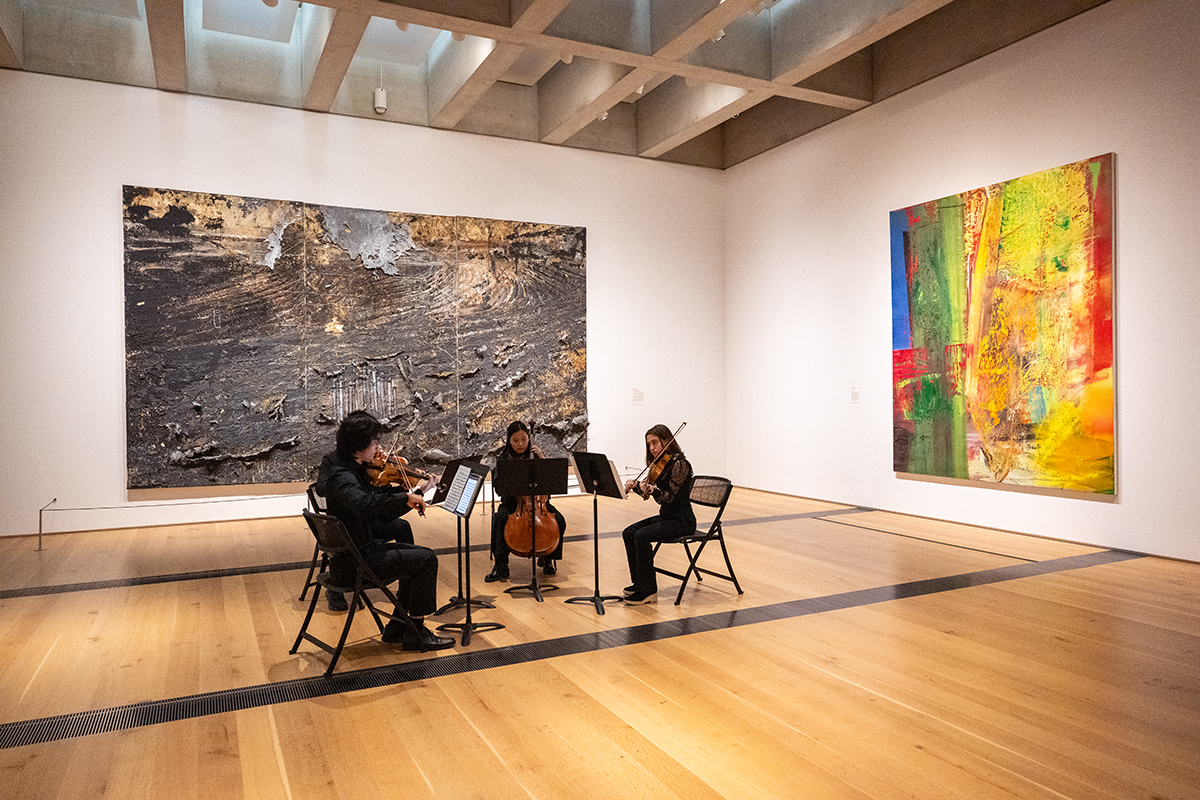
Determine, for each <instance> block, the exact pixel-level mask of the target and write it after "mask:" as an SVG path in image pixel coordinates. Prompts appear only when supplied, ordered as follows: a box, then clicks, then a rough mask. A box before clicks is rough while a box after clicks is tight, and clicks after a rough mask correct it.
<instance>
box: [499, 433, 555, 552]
mask: <svg viewBox="0 0 1200 800" xmlns="http://www.w3.org/2000/svg"><path fill="white" fill-rule="evenodd" d="M526 452H528V453H529V458H541V457H542V456H541V452H540V451H539V450H537V449H535V447H534V444H533V441H532V439H531V440H530V442H529V444H528V445H527V448H526ZM558 538H559V530H558V520H557V519H555V516H554V512H552V511H551V510H550V497H549V495H537V496H535V497H533V498H532V500H531V498H530V497H529V495H521V497H520V499H519V500H518V502H517V510H516V511H514V512H513V513H511V514H509V515H508V521H507V522H505V523H504V542H505V544H507V545H508V549H509V550H511V551H512V552H513V553H515V554H516V555H518V556H520V557H522V558H530V557H532V556H539V557H540V556H545V555H549V554H550V553H553V552H554V550H555V548H557V547H558Z"/></svg>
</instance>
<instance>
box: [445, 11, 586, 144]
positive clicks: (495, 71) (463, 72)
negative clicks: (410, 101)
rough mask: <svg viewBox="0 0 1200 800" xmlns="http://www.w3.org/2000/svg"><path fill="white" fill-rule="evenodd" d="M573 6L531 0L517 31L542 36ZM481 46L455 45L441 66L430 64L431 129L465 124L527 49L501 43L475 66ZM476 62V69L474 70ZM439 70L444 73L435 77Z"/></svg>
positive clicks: (456, 29) (455, 29)
mask: <svg viewBox="0 0 1200 800" xmlns="http://www.w3.org/2000/svg"><path fill="white" fill-rule="evenodd" d="M570 3H571V0H528V2H526V3H525V5H524V7H523V8H521V9H520V11H519V16H518V18H517V19H516V20H514V22H513V29H514V30H518V31H522V32H525V33H529V34H537V33H541V32H542V31H543V30H545V28H546V26H547V25H549V24H550V23H551V22H553V21H554V18H555V17H557V16H558V15H559V14H560V13H561V12H562V10H563V9H564V8H566V7H567V6H568V5H570ZM443 30H444V29H443ZM451 30H454V31H456V32H457V31H458V30H459V29H458V28H452V29H451ZM479 47H480V45H479V43H476V46H475V47H474V48H470V47H460V46H458V45H456V44H455V43H451V44H450V46H449V47H448V48H447V50H446V51H445V53H443V55H442V57H441V58H439V59H438V61H437V63H436V64H432V63H431V64H430V65H429V70H430V76H429V85H430V93H429V94H430V98H429V124H430V126H432V127H434V128H453V127H454V126H455V125H457V124H458V123H459V122H461V121H462V119H463V117H465V116H466V115H467V113H468V112H469V111H470V110H471V109H472V108H474V107H475V105H476V104H477V103H479V101H480V100H482V99H483V97H484V95H486V94H487V93H488V91H489V90H490V89H491V88H492V86H494V85H495V83H496V81H498V80H500V78H501V77H503V76H504V74H505V73H507V72H508V70H509V68H510V67H512V65H513V64H514V63H515V62H516V60H517V59H518V58H520V56H521V54H522V53H523V52H524V51H525V48H524V47H523V46H519V45H516V44H509V43H505V42H497V43H496V44H495V46H493V47H492V48H491V50H490V51H489V52H488V53H487V55H486V56H485V57H484V58H483V60H482V61H479V62H478V63H475V59H476V58H477V57H478V54H479ZM473 63H474V64H475V65H474V68H470V67H471V65H472V64H473ZM435 71H437V72H439V73H440V74H434V73H435Z"/></svg>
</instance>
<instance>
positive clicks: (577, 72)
mask: <svg viewBox="0 0 1200 800" xmlns="http://www.w3.org/2000/svg"><path fill="white" fill-rule="evenodd" d="M1102 2H1105V0H774V2H772V1H771V0H406V1H404V2H401V1H400V0H316V1H315V2H303V3H300V2H296V0H0V68H7V69H23V70H28V71H31V72H42V73H49V74H54V75H67V76H71V77H76V78H84V79H87V80H96V81H108V82H113V83H122V84H129V85H134V86H146V87H154V88H157V89H159V90H162V91H169V92H188V93H192V94H199V95H208V96H212V97H225V98H231V99H235V100H244V101H249V102H253V103H266V104H270V105H277V106H287V107H292V108H304V109H308V110H310V111H316V112H324V113H333V114H346V115H350V116H358V117H367V118H371V119H379V120H381V121H387V122H394V123H406V124H411V125H426V126H430V127H435V128H446V129H453V130H460V131H470V132H474V133H480V134H486V135H491V136H503V137H507V138H513V139H524V140H528V141H534V142H543V143H546V144H547V145H563V146H568V147H580V148H585V149H589V150H602V151H606V152H612V153H621V154H626V155H630V156H637V157H641V158H654V159H661V160H664V161H672V162H680V163H687V164H695V165H699V166H704V167H712V168H717V169H723V168H725V167H729V166H732V165H734V164H737V163H739V162H742V161H745V160H746V159H749V158H752V157H754V156H755V155H758V154H759V153H762V152H764V151H766V150H769V149H770V148H772V147H775V146H777V145H779V144H782V143H783V142H786V141H789V140H791V139H795V138H796V137H798V136H802V135H804V134H805V133H808V132H809V131H812V130H814V129H816V128H819V127H821V126H822V125H825V124H827V123H829V122H832V121H834V120H836V119H838V118H840V117H843V116H845V115H847V114H852V113H854V112H855V111H858V110H859V109H862V108H865V107H866V106H868V105H870V104H872V103H874V102H877V101H879V100H882V99H884V98H886V97H890V96H891V95H894V94H896V93H897V92H901V91H903V90H905V89H907V88H910V87H912V86H914V85H916V84H918V83H921V82H922V81H925V80H927V79H929V78H932V77H934V76H936V75H940V74H942V73H944V72H947V71H949V70H952V69H954V68H956V67H959V66H961V65H963V64H965V63H967V62H969V61H972V60H974V59H976V58H979V57H980V56H983V55H986V54H987V53H990V52H992V51H994V50H996V49H998V48H1001V47H1004V46H1005V45H1007V44H1010V43H1012V42H1014V41H1017V40H1018V39H1022V38H1024V37H1026V36H1029V35H1031V34H1033V33H1037V32H1038V31H1040V30H1043V29H1044V28H1046V27H1049V26H1051V25H1054V24H1056V23H1058V22H1061V21H1062V20H1064V19H1067V18H1069V17H1071V16H1074V15H1075V14H1078V13H1080V12H1082V11H1086V10H1087V9H1089V8H1092V7H1094V6H1097V5H1100V4H1101V3H1102ZM378 88H383V89H384V90H385V91H386V110H384V111H382V112H378V111H377V110H376V108H375V97H376V93H375V90H376V89H378Z"/></svg>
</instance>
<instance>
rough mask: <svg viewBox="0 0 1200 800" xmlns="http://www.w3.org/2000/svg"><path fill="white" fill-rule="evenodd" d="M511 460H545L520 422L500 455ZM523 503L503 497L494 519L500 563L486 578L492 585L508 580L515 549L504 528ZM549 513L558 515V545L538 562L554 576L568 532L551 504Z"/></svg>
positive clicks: (494, 541)
mask: <svg viewBox="0 0 1200 800" xmlns="http://www.w3.org/2000/svg"><path fill="white" fill-rule="evenodd" d="M508 458H545V455H543V453H542V450H541V448H539V447H538V446H537V445H536V444H534V443H533V440H532V439H531V438H530V436H529V426H528V425H526V424H525V423H524V422H521V421H520V420H517V421H516V422H514V423H512V424H511V425H509V426H508V440H507V441H506V442H505V443H504V449H503V450H501V451H500V455H499V456H497V459H500V460H503V459H508ZM520 502H521V498H519V497H501V498H500V508H499V509H497V510H496V514H495V515H494V516H493V517H492V558H494V559H495V560H496V564H495V566H494V567H492V571H491V572H489V573H488V574H487V575H486V576H485V577H484V580H485V581H487V582H488V583H492V582H494V581H500V580H506V579H507V578H508V556H509V553H510V552H511V549H510V548H509V546H508V542H507V541H505V538H504V528H505V526H506V525H507V524H508V518H509V515H510V514H514V513H516V511H517V507H518V505H520ZM546 510H547V511H549V512H550V513H551V514H553V515H554V519H555V521H556V522H557V523H558V545H557V546H556V547H555V548H554V551H553V552H551V553H549V554H547V555H544V556H539V557H538V560H537V563H538V566H540V567H541V568H542V572H544V573H545V574H547V575H553V574H555V573H556V572H558V568H557V567H556V566H555V562H557V561H558V560H559V559H561V558H562V542H563V536H562V535H563V532H564V531H566V529H567V521H566V520H565V519H563V515H562V514H560V513H559V512H558V510H557V509H555V508H554V506H552V505H550V504H549V503H547V504H546Z"/></svg>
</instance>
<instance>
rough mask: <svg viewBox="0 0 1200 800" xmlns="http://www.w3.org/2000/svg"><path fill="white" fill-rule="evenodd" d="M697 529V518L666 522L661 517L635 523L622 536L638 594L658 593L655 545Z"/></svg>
mask: <svg viewBox="0 0 1200 800" xmlns="http://www.w3.org/2000/svg"><path fill="white" fill-rule="evenodd" d="M695 530H696V519H695V517H693V518H692V519H691V520H690V521H689V520H686V519H663V518H662V517H660V516H654V517H650V518H648V519H644V520H641V521H640V522H635V523H633V524H632V525H630V526H629V527H628V528H626V529H625V530H624V531H622V533H621V538H622V539H624V540H625V557H626V558H627V559H629V577H630V578H631V579H632V580H633V590H634V591H635V592H657V591H658V574H657V573H656V572H655V571H654V543H655V542H671V541H674V540H676V539H678V538H680V537H681V536H687V535H688V534H690V533H692V532H693V531H695Z"/></svg>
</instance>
